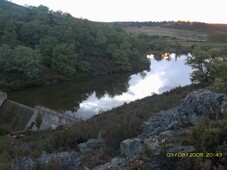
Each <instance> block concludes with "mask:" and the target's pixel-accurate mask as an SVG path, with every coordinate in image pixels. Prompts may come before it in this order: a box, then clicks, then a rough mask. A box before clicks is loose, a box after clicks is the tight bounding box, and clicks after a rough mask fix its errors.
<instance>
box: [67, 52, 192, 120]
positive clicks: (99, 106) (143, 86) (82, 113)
mask: <svg viewBox="0 0 227 170" xmlns="http://www.w3.org/2000/svg"><path fill="white" fill-rule="evenodd" d="M170 58H171V59H170V60H168V61H167V60H161V61H156V60H155V59H153V58H152V57H151V58H150V61H151V66H150V70H149V71H143V73H142V74H141V73H138V74H133V75H131V77H130V80H129V82H128V84H129V88H128V90H127V91H126V92H124V93H122V94H121V95H115V96H113V97H111V96H110V95H109V94H107V93H106V94H105V95H104V96H103V97H101V98H99V99H98V98H97V97H96V92H93V93H92V94H91V95H90V96H89V97H88V98H87V99H86V100H84V101H82V102H81V103H80V105H79V109H78V110H77V112H75V113H72V112H70V111H67V112H68V114H75V115H76V116H77V117H80V118H82V119H87V118H90V117H91V116H93V115H95V114H98V113H100V112H102V111H106V110H110V109H112V108H114V107H117V106H120V105H122V104H124V103H129V102H131V101H135V100H137V99H141V98H144V97H146V96H149V95H152V94H153V93H157V94H160V93H163V92H165V91H168V90H170V89H171V88H174V87H176V86H185V85H188V84H190V83H191V82H190V79H189V74H190V73H191V68H190V67H189V66H187V65H185V59H186V56H185V55H182V56H181V57H179V58H177V60H175V59H174V58H175V55H171V56H170Z"/></svg>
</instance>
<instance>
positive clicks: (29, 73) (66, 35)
mask: <svg viewBox="0 0 227 170" xmlns="http://www.w3.org/2000/svg"><path fill="white" fill-rule="evenodd" d="M0 13H1V15H0V72H1V74H0V78H1V81H0V86H4V85H9V84H10V85H12V84H13V85H12V86H20V85H21V86H25V83H24V81H26V82H27V84H26V86H29V85H30V86H34V85H37V84H44V83H45V82H46V81H55V80H56V79H61V78H62V77H70V76H77V75H79V74H80V75H81V74H82V75H83V74H88V75H91V74H92V75H93V74H104V73H113V72H122V71H132V70H141V69H145V68H147V67H148V64H149V63H148V61H147V59H146V57H145V53H146V51H147V46H146V42H145V41H144V40H143V39H139V38H138V37H136V36H129V35H128V34H127V33H126V32H125V31H123V29H120V28H115V27H112V26H109V25H108V24H104V23H96V22H91V21H88V20H84V19H77V18H74V17H72V16H71V15H70V14H68V13H64V12H62V11H52V10H49V9H48V7H45V6H42V5H41V6H39V7H32V6H29V7H22V6H19V5H16V4H13V3H11V2H9V1H6V0H1V1H0Z"/></svg>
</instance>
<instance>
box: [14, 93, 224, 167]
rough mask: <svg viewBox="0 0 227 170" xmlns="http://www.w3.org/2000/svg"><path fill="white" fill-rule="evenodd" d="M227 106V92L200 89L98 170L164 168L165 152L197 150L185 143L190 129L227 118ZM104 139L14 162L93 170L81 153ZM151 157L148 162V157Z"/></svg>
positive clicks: (144, 126) (147, 124)
mask: <svg viewBox="0 0 227 170" xmlns="http://www.w3.org/2000/svg"><path fill="white" fill-rule="evenodd" d="M226 109H227V95H226V94H222V93H214V92H211V91H208V90H204V89H200V90H197V91H194V92H191V93H190V94H188V96H187V97H186V98H184V99H183V100H182V101H181V102H180V104H179V106H177V107H175V108H171V109H169V110H166V111H161V112H159V113H157V114H155V115H154V116H152V117H151V118H150V119H149V120H147V121H146V122H144V123H143V124H142V126H141V129H142V133H141V134H140V135H138V136H136V137H134V138H131V139H126V140H124V141H122V142H121V145H120V150H121V155H120V156H118V157H114V158H113V159H111V160H110V161H109V162H107V163H105V164H103V165H99V166H97V167H94V168H93V169H94V170H124V169H132V166H133V165H132V164H137V165H139V164H143V167H144V169H160V166H159V165H160V161H163V160H162V156H161V153H162V152H163V149H166V152H167V153H191V152H195V148H194V146H193V145H189V144H184V143H182V138H183V137H184V136H186V134H187V133H188V131H189V129H190V128H191V127H192V126H194V125H196V124H198V123H199V121H200V120H201V118H203V117H205V116H208V117H210V118H211V119H213V120H218V119H222V118H223V113H224V111H225V110H226ZM103 145H104V141H103V139H101V138H98V139H90V140H88V141H87V142H86V143H82V144H80V145H79V146H78V147H79V149H80V152H75V151H71V152H58V153H54V154H48V153H43V154H42V155H41V156H40V157H39V158H38V159H36V160H33V159H31V158H29V157H22V158H19V159H18V160H17V161H16V162H15V163H14V164H13V169H14V170H30V169H34V167H37V165H39V166H40V167H50V166H51V165H57V167H58V169H62V170H63V169H86V170H87V169H89V168H87V167H85V166H83V162H81V161H80V156H81V155H82V154H84V153H86V152H91V151H92V150H94V149H97V148H101V147H102V146H103ZM146 155H150V159H148V160H146V163H145V162H144V157H145V156H146Z"/></svg>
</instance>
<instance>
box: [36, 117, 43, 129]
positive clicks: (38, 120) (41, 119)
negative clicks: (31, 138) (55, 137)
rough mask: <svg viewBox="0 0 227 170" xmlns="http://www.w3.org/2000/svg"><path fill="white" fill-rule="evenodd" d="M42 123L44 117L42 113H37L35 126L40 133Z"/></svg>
mask: <svg viewBox="0 0 227 170" xmlns="http://www.w3.org/2000/svg"><path fill="white" fill-rule="evenodd" d="M42 122H43V117H42V115H41V114H40V113H37V115H36V118H35V125H36V126H37V128H38V131H39V129H40V127H41V124H42Z"/></svg>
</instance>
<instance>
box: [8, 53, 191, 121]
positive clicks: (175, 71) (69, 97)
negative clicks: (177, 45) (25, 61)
mask: <svg viewBox="0 0 227 170" xmlns="http://www.w3.org/2000/svg"><path fill="white" fill-rule="evenodd" d="M163 57H164V58H167V59H162V60H160V61H157V60H155V59H154V57H153V55H150V56H149V60H150V63H151V64H150V69H149V70H144V71H143V72H140V73H137V74H129V73H127V74H112V75H102V76H95V77H86V78H83V79H80V80H74V81H69V82H65V83H61V84H58V85H51V86H45V87H39V88H31V89H26V90H21V91H16V92H11V93H9V95H8V96H9V98H10V99H12V100H15V101H17V102H20V103H23V104H25V105H28V106H30V107H34V106H36V105H42V106H45V107H49V108H51V109H55V110H58V111H62V112H64V113H66V114H70V115H73V116H76V117H79V118H82V119H87V118H90V117H92V116H93V115H96V114H98V113H100V112H103V111H106V110H110V109H112V108H114V107H117V106H120V105H122V104H124V103H129V102H131V101H135V100H137V99H141V98H144V97H146V96H149V95H152V94H154V93H156V94H160V93H163V92H165V91H168V90H170V89H172V88H174V87H177V86H185V85H188V84H190V83H191V82H190V79H189V78H190V73H191V72H192V69H191V68H190V67H189V66H188V65H185V59H186V57H187V55H181V56H178V57H176V55H175V54H171V55H169V56H168V57H167V56H163Z"/></svg>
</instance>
